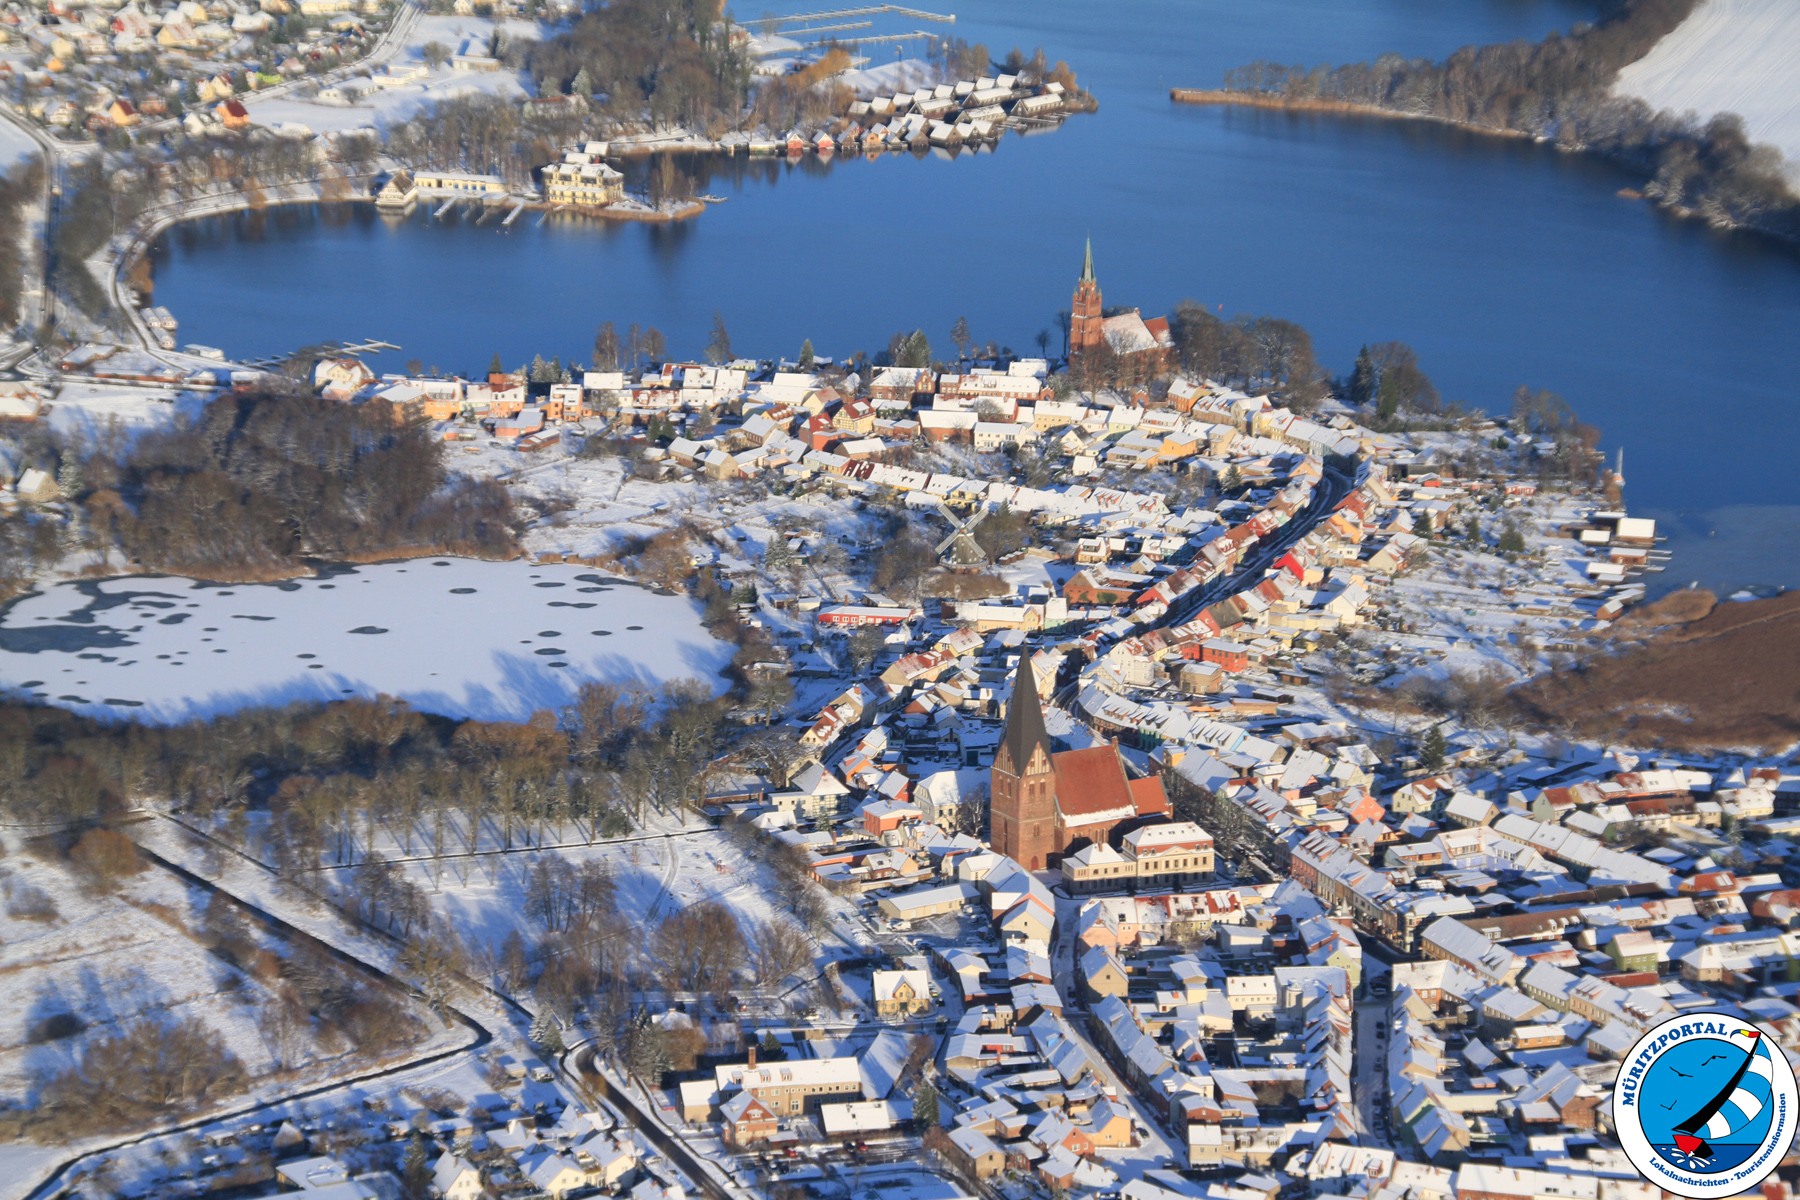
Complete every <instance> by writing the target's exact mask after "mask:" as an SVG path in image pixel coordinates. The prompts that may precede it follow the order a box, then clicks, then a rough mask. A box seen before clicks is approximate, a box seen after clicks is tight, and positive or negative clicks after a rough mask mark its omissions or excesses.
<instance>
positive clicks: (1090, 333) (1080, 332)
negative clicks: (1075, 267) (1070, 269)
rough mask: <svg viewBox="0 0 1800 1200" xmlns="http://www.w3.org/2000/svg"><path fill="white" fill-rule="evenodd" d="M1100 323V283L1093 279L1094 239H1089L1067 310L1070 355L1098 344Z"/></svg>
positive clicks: (1100, 335)
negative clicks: (1071, 301)
mask: <svg viewBox="0 0 1800 1200" xmlns="http://www.w3.org/2000/svg"><path fill="white" fill-rule="evenodd" d="M1100 322H1101V316H1100V281H1099V280H1097V279H1095V278H1094V239H1092V238H1089V239H1088V243H1087V254H1086V256H1085V257H1084V258H1083V259H1082V261H1081V279H1080V280H1079V281H1077V282H1076V284H1075V299H1074V301H1073V303H1072V305H1071V307H1070V309H1069V353H1070V355H1076V354H1080V353H1081V352H1082V351H1083V350H1086V349H1089V348H1090V347H1093V346H1098V345H1099V344H1100V341H1101V337H1102V334H1101V332H1100Z"/></svg>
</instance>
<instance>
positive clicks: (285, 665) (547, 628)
mask: <svg viewBox="0 0 1800 1200" xmlns="http://www.w3.org/2000/svg"><path fill="white" fill-rule="evenodd" d="M584 576H585V578H584ZM601 579H602V577H601V576H599V575H596V574H595V573H594V572H593V571H592V570H590V569H585V568H582V567H577V566H550V565H542V566H533V565H528V564H525V563H493V562H476V561H471V560H467V559H418V560H414V561H412V562H407V563H388V564H380V565H375V566H365V567H358V568H354V569H348V570H346V569H342V568H340V569H339V570H337V571H336V572H334V573H332V574H331V575H329V576H321V577H318V578H310V579H299V580H288V581H283V582H281V583H276V584H235V585H229V586H219V585H214V584H206V583H200V582H196V581H194V580H190V579H182V578H170V577H129V578H115V579H107V580H102V581H97V582H79V583H63V584H56V585H54V586H52V587H49V588H47V589H46V590H44V591H42V592H39V593H34V594H32V595H30V596H27V597H25V598H23V599H21V600H19V601H18V602H16V603H15V604H14V605H13V606H12V607H11V608H9V609H7V610H6V611H5V612H4V614H3V615H0V686H7V687H15V688H20V689H22V690H24V691H26V692H28V693H31V694H33V695H36V696H38V697H40V698H42V699H45V700H48V701H50V702H52V703H56V704H61V705H63V706H65V707H68V708H72V709H76V710H79V711H83V712H89V713H95V714H111V715H115V716H124V715H132V716H137V717H140V718H145V719H149V720H154V721H177V720H182V719H185V718H188V717H193V716H204V715H207V714H210V713H216V712H222V711H227V710H230V709H235V708H240V707H243V706H245V705H256V704H284V703H288V702H291V701H295V700H329V699H337V698H339V697H342V696H345V695H373V694H375V693H377V692H383V693H386V694H388V695H393V696H399V697H402V698H404V699H406V700H408V701H410V702H411V703H412V704H413V705H414V706H415V707H417V708H420V709H425V710H428V711H431V712H437V713H443V714H445V715H448V716H457V717H476V718H481V719H485V720H502V719H511V720H518V719H523V718H524V717H526V716H529V715H530V714H531V713H532V712H533V711H535V710H537V709H541V708H554V707H556V706H557V705H560V704H564V703H567V702H568V700H569V699H570V698H572V697H573V696H574V694H575V691H576V690H577V689H578V688H579V687H580V685H581V684H582V683H583V682H585V681H587V680H591V679H598V680H614V681H624V680H628V679H634V680H639V681H641V682H643V683H646V684H649V685H651V686H656V685H658V684H661V683H663V682H666V681H668V680H670V679H677V678H681V677H684V676H695V677H698V678H700V679H702V680H704V681H706V682H708V683H709V684H711V685H712V686H713V687H714V688H715V689H716V690H719V691H723V690H724V687H725V683H724V680H723V679H721V678H720V676H719V674H718V672H719V670H720V668H721V667H723V666H724V665H725V664H726V663H727V662H729V661H730V658H731V647H730V646H729V645H728V644H727V643H725V642H720V641H716V640H714V639H713V638H712V637H711V636H710V635H709V634H708V633H707V632H706V630H705V629H704V628H703V627H702V626H701V624H700V620H699V612H700V610H699V606H698V605H696V604H695V603H694V602H693V601H692V600H690V599H688V598H686V597H683V596H675V595H669V596H659V595H656V594H654V593H653V592H651V591H649V590H647V589H644V588H640V587H636V586H632V585H624V584H617V585H603V584H602V582H601Z"/></svg>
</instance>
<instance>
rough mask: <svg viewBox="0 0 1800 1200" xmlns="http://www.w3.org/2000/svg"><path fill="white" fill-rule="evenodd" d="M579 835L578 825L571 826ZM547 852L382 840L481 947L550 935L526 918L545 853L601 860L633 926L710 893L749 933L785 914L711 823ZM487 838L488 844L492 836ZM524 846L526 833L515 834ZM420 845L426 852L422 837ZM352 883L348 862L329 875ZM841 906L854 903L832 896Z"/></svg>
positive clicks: (647, 926) (761, 876)
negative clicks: (445, 850) (437, 851)
mask: <svg viewBox="0 0 1800 1200" xmlns="http://www.w3.org/2000/svg"><path fill="white" fill-rule="evenodd" d="M522 832H523V831H522V830H521V833H522ZM566 832H567V833H568V835H569V836H570V837H571V838H574V837H576V836H577V831H576V830H574V829H573V828H571V829H569V830H567V831H566ZM549 840H550V844H551V848H549V849H545V850H535V849H518V850H515V851H513V852H511V853H507V854H492V853H485V854H481V855H478V856H475V857H473V858H471V857H467V856H460V855H456V854H454V853H452V854H451V855H449V856H448V857H445V858H443V859H433V858H430V857H415V858H413V859H411V860H408V859H406V857H405V855H404V853H403V852H402V851H401V850H400V848H399V847H398V846H394V845H388V844H386V839H383V843H382V844H380V846H379V848H380V849H381V851H382V853H383V855H384V856H387V857H389V858H390V860H399V861H400V863H401V865H402V867H403V869H404V870H405V871H406V873H407V876H408V878H410V879H411V880H412V881H413V882H414V883H416V884H418V885H419V886H420V887H422V888H424V889H426V891H427V893H428V894H429V895H430V898H431V903H432V907H433V908H435V909H436V910H437V911H438V912H440V913H442V914H443V915H444V916H445V917H447V918H448V919H449V920H450V923H451V924H452V925H454V926H455V927H456V929H457V931H458V932H459V933H461V934H462V936H463V937H464V938H466V939H468V941H469V942H471V943H473V944H475V945H482V944H485V945H487V946H488V947H489V948H491V949H493V950H495V951H498V950H499V948H500V943H501V942H502V941H504V940H505V938H506V935H507V934H508V933H509V932H511V931H512V930H514V929H517V930H518V931H519V933H520V934H521V935H523V936H524V937H525V938H526V940H527V941H528V942H529V941H531V940H533V939H535V938H537V937H538V936H539V935H541V934H542V933H543V930H542V929H541V928H539V927H538V926H536V925H534V924H533V923H532V922H531V921H530V920H528V919H527V918H526V916H525V912H524V910H525V881H526V877H527V873H528V872H529V871H530V870H531V868H532V865H533V864H534V863H535V862H536V860H537V859H538V858H539V857H540V856H542V855H561V856H562V857H564V858H567V859H568V860H569V861H570V862H574V863H582V862H600V863H604V864H606V865H607V866H608V867H609V868H610V869H611V871H612V875H613V879H614V880H615V881H616V883H617V885H618V902H619V915H620V917H621V919H622V921H623V923H624V924H625V925H626V926H627V927H629V928H632V929H638V930H643V931H645V934H644V936H645V937H648V931H650V930H653V929H654V928H655V927H656V925H657V923H658V922H660V921H661V920H662V918H663V917H665V916H667V915H668V914H669V913H671V912H674V911H675V910H677V909H680V908H687V907H690V906H692V905H695V904H701V903H705V902H707V901H716V902H717V903H719V904H722V905H724V906H725V907H727V908H729V909H730V910H731V911H732V912H733V913H734V914H736V916H737V918H738V920H739V921H740V922H742V923H743V926H744V933H745V936H746V937H748V936H749V934H750V932H751V929H752V927H753V926H754V925H755V924H756V923H758V922H761V921H767V920H772V919H776V918H778V917H781V916H784V915H786V914H785V910H783V909H782V908H781V906H780V904H779V902H777V901H775V900H774V898H773V896H772V894H771V892H772V888H771V885H770V880H769V878H768V877H767V875H766V873H765V871H766V869H765V868H764V867H762V866H760V865H758V864H756V863H753V862H751V861H750V860H748V859H746V858H745V857H744V856H743V855H742V854H741V853H739V852H738V851H737V850H736V849H735V848H733V847H732V846H731V845H730V844H729V843H728V842H727V841H726V840H725V838H724V837H723V836H722V835H720V834H719V833H718V831H717V830H714V829H712V828H710V827H707V826H704V825H696V826H693V827H691V831H690V832H687V833H678V834H676V835H675V836H674V837H670V838H663V837H656V836H649V837H641V838H631V839H627V840H624V841H617V842H600V843H597V844H595V845H592V846H584V845H569V844H567V843H564V844H562V845H558V844H557V838H556V837H555V836H554V834H553V835H552V837H551V838H550V839H549ZM484 844H485V843H484ZM515 845H522V840H520V841H515ZM414 849H415V852H416V853H417V854H419V855H426V854H428V851H427V849H426V847H425V846H423V845H422V844H419V843H415V846H414ZM327 874H328V875H330V876H335V877H336V878H335V879H334V882H335V883H337V884H339V885H347V883H348V881H349V875H350V872H349V869H348V868H345V869H342V870H333V871H330V872H328V873H327ZM830 903H831V904H832V907H833V908H834V910H835V909H837V908H839V907H840V906H841V905H843V904H844V903H845V902H843V901H840V900H836V899H833V900H832V901H831V902H830Z"/></svg>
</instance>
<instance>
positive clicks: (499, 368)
mask: <svg viewBox="0 0 1800 1200" xmlns="http://www.w3.org/2000/svg"><path fill="white" fill-rule="evenodd" d="M488 374H489V375H504V374H506V367H505V366H503V365H502V364H501V362H500V352H499V351H498V350H496V351H494V357H493V359H492V360H491V361H490V362H489V363H488Z"/></svg>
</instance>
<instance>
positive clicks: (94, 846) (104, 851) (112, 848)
mask: <svg viewBox="0 0 1800 1200" xmlns="http://www.w3.org/2000/svg"><path fill="white" fill-rule="evenodd" d="M69 862H70V863H71V864H72V865H73V866H74V868H75V873H76V874H77V875H79V876H81V878H82V880H83V881H84V882H85V883H86V884H87V885H88V886H89V887H91V888H93V889H94V890H95V891H101V892H110V891H112V890H113V889H114V888H116V887H118V886H119V883H120V881H121V880H123V879H125V878H126V877H127V876H129V875H136V874H137V873H138V872H139V871H142V870H143V869H144V863H143V860H142V859H141V858H139V857H138V849H137V846H135V845H133V844H132V841H131V839H130V838H128V837H126V836H125V835H124V834H122V833H120V832H119V831H118V830H116V829H90V830H88V831H87V832H86V833H84V834H82V835H81V840H80V841H78V842H76V843H75V848H74V849H73V850H71V851H69Z"/></svg>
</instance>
